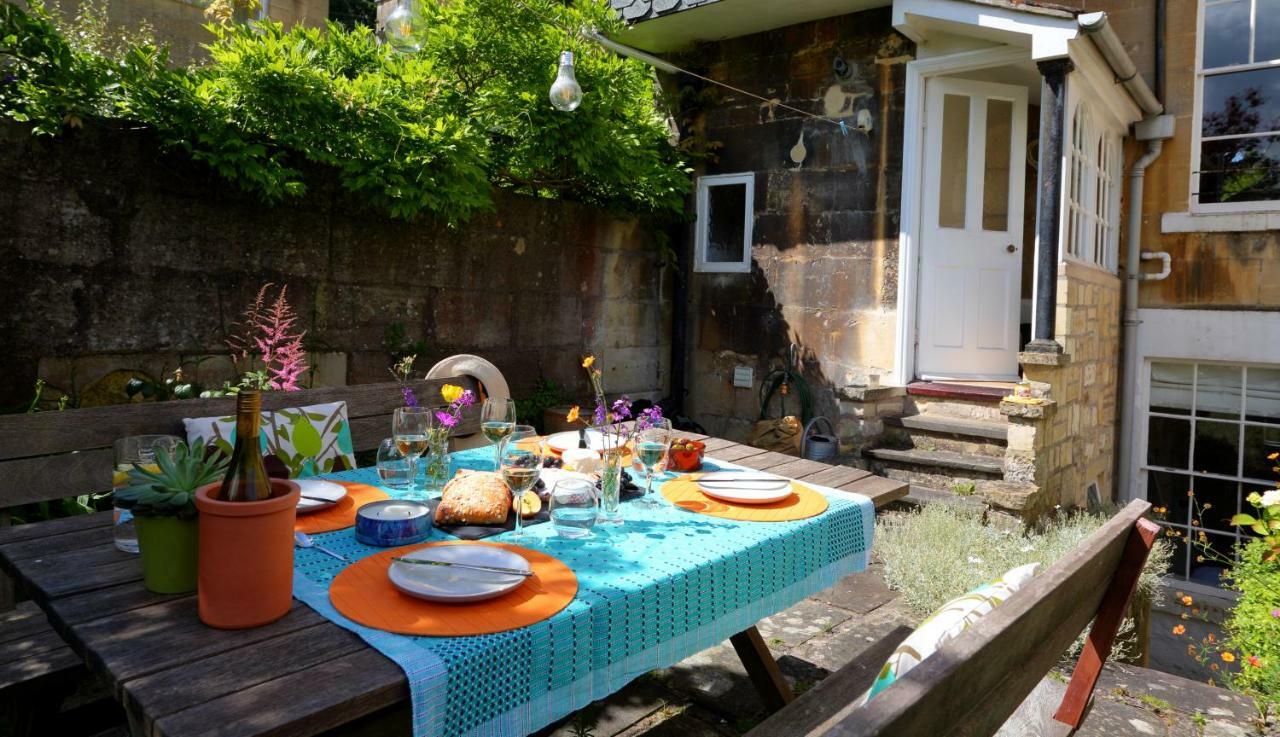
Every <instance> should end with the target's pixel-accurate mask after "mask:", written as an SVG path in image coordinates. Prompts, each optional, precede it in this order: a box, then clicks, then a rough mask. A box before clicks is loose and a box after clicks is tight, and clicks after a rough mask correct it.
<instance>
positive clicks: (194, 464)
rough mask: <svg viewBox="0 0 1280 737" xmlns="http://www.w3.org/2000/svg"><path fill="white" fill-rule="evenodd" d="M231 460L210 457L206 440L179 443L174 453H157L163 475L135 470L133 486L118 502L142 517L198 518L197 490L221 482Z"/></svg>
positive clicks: (117, 497) (118, 495) (117, 495)
mask: <svg viewBox="0 0 1280 737" xmlns="http://www.w3.org/2000/svg"><path fill="white" fill-rule="evenodd" d="M229 460H230V459H228V458H227V457H226V456H225V455H223V454H222V453H219V452H214V453H207V452H206V447H205V443H204V441H203V440H197V441H196V442H195V443H192V444H188V443H178V444H177V446H175V447H174V449H173V452H172V453H170V452H168V451H166V450H165V449H163V448H157V449H156V466H157V467H158V468H159V471H148V470H146V469H145V468H141V467H139V466H134V467H133V469H132V470H130V471H129V480H130V481H131V482H132V485H131V486H128V487H126V488H123V489H117V490H116V492H115V502H116V504H117V505H118V506H120V507H123V508H125V509H129V510H132V511H133V513H134V514H135V515H137V516H139V517H184V518H185V517H194V516H195V514H196V505H195V499H196V489H198V488H200V487H201V486H204V485H205V484H209V483H212V482H214V481H217V480H218V479H219V478H221V477H222V476H223V475H224V474H225V473H226V471H227V464H228V462H229Z"/></svg>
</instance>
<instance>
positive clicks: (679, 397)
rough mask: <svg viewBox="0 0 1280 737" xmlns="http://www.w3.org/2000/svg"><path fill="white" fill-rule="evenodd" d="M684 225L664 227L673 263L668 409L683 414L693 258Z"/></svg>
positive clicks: (686, 389)
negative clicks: (670, 405) (668, 237)
mask: <svg viewBox="0 0 1280 737" xmlns="http://www.w3.org/2000/svg"><path fill="white" fill-rule="evenodd" d="M686 230H688V228H668V229H667V233H668V235H669V236H670V238H671V241H670V242H671V250H672V251H673V252H674V253H675V259H674V261H675V264H674V268H673V269H672V272H673V273H672V275H671V402H672V407H671V409H674V410H675V414H679V415H683V414H684V413H685V412H684V397H685V393H686V392H687V391H688V388H687V386H686V383H685V382H686V378H685V362H686V361H687V360H688V354H689V272H690V271H691V270H692V269H693V259H692V258H690V257H689V237H688V235H687V233H686V232H685V231H686Z"/></svg>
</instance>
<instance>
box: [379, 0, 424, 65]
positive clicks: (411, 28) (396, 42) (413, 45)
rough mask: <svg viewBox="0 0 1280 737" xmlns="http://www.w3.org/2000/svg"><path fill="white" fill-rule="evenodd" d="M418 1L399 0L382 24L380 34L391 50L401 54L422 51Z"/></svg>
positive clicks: (420, 18)
mask: <svg viewBox="0 0 1280 737" xmlns="http://www.w3.org/2000/svg"><path fill="white" fill-rule="evenodd" d="M417 2H418V0H400V3H399V4H398V5H396V9H395V10H393V11H391V14H390V15H388V16H387V19H386V20H385V21H383V22H382V32H383V34H385V36H386V39H387V43H388V44H390V45H391V48H393V49H395V50H396V51H399V52H400V53H402V54H412V53H413V52H415V51H421V50H422V17H421V16H420V15H419V14H418V7H417Z"/></svg>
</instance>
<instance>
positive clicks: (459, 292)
mask: <svg viewBox="0 0 1280 737" xmlns="http://www.w3.org/2000/svg"><path fill="white" fill-rule="evenodd" d="M0 182H3V183H2V184H0V223H3V227H2V228H0V264H3V269H0V294H3V295H4V296H3V305H4V309H3V310H2V311H0V334H2V335H4V351H3V353H0V406H13V405H14V404H15V403H17V402H20V401H22V400H25V399H27V398H29V396H30V392H31V387H32V385H33V383H34V382H35V380H36V378H37V376H39V377H41V378H45V379H47V380H48V381H50V383H51V384H53V385H54V386H56V387H58V388H61V389H64V390H67V391H70V390H71V388H72V387H73V386H75V387H76V388H77V389H78V393H79V394H81V395H82V396H84V397H85V398H86V399H87V400H91V401H108V400H114V399H119V398H120V397H121V394H120V385H119V384H120V382H119V381H118V378H119V377H118V376H116V377H113V378H108V380H107V381H105V382H102V381H100V380H102V379H103V378H104V377H108V375H109V374H111V373H112V372H113V371H116V370H118V369H141V370H144V371H146V372H148V373H150V374H151V375H153V376H158V375H160V373H161V371H163V370H165V369H170V370H171V369H172V368H173V367H174V366H175V365H176V364H177V362H178V361H179V360H180V359H186V360H188V361H191V360H192V359H195V358H199V357H203V356H208V355H211V354H212V355H214V356H215V358H214V359H213V360H209V361H206V362H205V363H203V364H201V365H200V366H199V373H200V376H199V378H200V379H201V380H202V381H203V382H204V383H206V384H215V385H216V384H217V383H218V382H220V381H221V380H222V379H223V378H226V377H227V376H228V375H229V365H228V361H227V360H226V358H225V348H224V347H223V338H224V335H225V329H226V327H227V325H228V324H229V323H230V322H231V321H233V320H234V319H235V318H236V316H237V314H238V313H239V312H240V311H241V310H242V309H243V308H244V306H245V305H246V304H247V303H248V302H249V301H250V300H251V299H252V297H253V295H254V293H255V292H256V291H257V289H258V287H259V285H261V284H262V283H264V282H274V283H277V284H285V285H288V289H289V296H290V297H291V299H292V301H293V302H294V304H295V306H296V307H297V308H298V311H299V312H300V314H301V315H302V316H303V321H304V327H305V328H306V329H307V330H308V334H307V345H308V348H309V350H310V351H311V352H312V355H313V356H314V357H315V359H316V363H317V364H318V366H319V368H320V370H319V373H318V376H317V379H318V381H319V383H321V384H342V383H361V382H368V381H383V380H386V379H387V366H388V363H389V354H388V349H387V346H386V344H385V338H386V334H387V330H388V328H389V327H390V326H392V325H393V324H399V325H402V326H403V327H404V331H405V334H406V336H407V338H408V340H410V341H413V340H418V339H421V340H423V341H425V343H426V346H427V348H426V351H425V355H422V356H420V357H419V365H420V366H421V367H422V368H423V369H426V368H429V367H430V366H431V365H432V364H433V363H434V362H435V361H436V360H439V359H440V358H443V357H445V356H448V355H452V354H455V353H477V354H479V355H482V356H485V357H486V358H488V359H490V360H492V361H493V362H494V363H496V364H497V366H498V367H499V368H500V369H501V370H502V371H503V373H504V374H505V375H506V377H507V379H508V381H509V382H510V383H511V385H512V389H513V393H515V394H517V396H519V395H521V394H522V393H527V392H528V391H529V389H530V387H531V385H532V383H533V382H534V380H535V379H537V378H538V377H539V376H545V377H548V378H551V379H554V380H556V381H557V382H559V383H560V384H561V385H562V386H568V387H572V388H574V389H575V390H576V393H577V394H582V393H584V392H585V390H586V387H585V386H583V385H582V383H583V382H582V375H583V372H582V370H581V368H580V367H579V361H580V360H581V356H582V355H583V354H584V353H587V352H596V353H598V354H599V355H600V356H601V365H603V366H604V367H605V370H606V372H607V373H606V377H605V381H606V386H607V387H608V389H609V390H610V391H611V392H618V393H621V392H630V393H632V394H642V395H646V396H653V395H654V394H658V395H659V396H660V395H661V394H662V393H663V392H664V390H665V387H666V382H667V374H668V368H669V356H670V302H669V295H668V293H667V289H668V287H667V284H668V281H669V280H668V275H667V274H666V271H665V269H664V268H663V266H662V262H661V260H660V259H659V257H658V253H657V250H656V248H654V247H653V245H652V243H651V240H650V238H649V233H648V232H647V231H646V230H645V229H644V228H642V227H641V226H639V225H638V224H637V223H635V222H629V221H623V220H618V219H615V218H612V217H608V216H605V215H603V214H601V213H599V212H598V211H596V210H593V209H592V208H589V207H584V206H580V205H575V204H571V203H564V202H557V201H549V200H534V199H530V198H524V197H518V196H512V195H501V194H500V195H499V196H497V200H496V203H497V210H496V212H495V213H493V214H491V215H486V216H480V217H477V218H475V219H474V220H473V221H471V222H470V223H469V224H468V225H467V226H465V227H463V228H460V229H457V230H449V229H447V228H445V227H444V226H442V225H438V224H435V223H431V222H429V221H428V222H418V223H412V224H409V223H403V222H400V221H393V220H389V219H387V218H385V217H382V216H379V215H376V214H371V213H367V212H362V211H359V210H358V209H356V208H353V207H352V206H350V205H349V204H346V203H345V202H344V200H343V198H342V197H341V196H339V194H338V193H336V192H334V191H333V189H332V188H331V187H326V186H324V185H323V184H322V185H320V186H318V187H316V188H314V190H313V191H312V192H310V193H309V194H308V195H307V197H306V198H305V199H303V200H302V201H300V202H297V203H291V204H288V205H281V206H269V205H265V204H262V203H260V202H256V201H253V200H252V199H250V198H248V197H247V196H244V195H242V194H240V193H238V192H236V191H233V190H232V189H230V188H229V187H228V186H227V184H226V183H225V182H224V181H222V180H221V179H219V178H217V177H216V176H214V175H212V174H210V173H209V172H208V171H206V170H204V169H202V168H199V167H197V166H195V165H192V164H190V163H188V162H187V161H186V159H184V158H182V157H180V156H176V155H175V156H166V155H162V154H160V153H158V151H157V150H156V148H155V147H154V146H153V145H152V143H151V141H150V139H149V138H148V137H147V136H145V135H140V134H130V133H124V132H116V133H104V132H99V131H91V130H87V129H86V130H84V131H79V132H75V133H73V134H71V135H69V136H68V137H67V138H64V139H59V140H49V139H35V138H32V137H31V135H30V134H29V131H28V130H27V129H26V128H23V127H19V126H15V125H3V126H0ZM217 354H223V355H221V356H219V355H217Z"/></svg>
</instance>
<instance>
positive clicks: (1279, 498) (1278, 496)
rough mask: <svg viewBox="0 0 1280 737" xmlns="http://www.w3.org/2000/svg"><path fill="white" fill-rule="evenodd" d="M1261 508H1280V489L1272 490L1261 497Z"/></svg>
mask: <svg viewBox="0 0 1280 737" xmlns="http://www.w3.org/2000/svg"><path fill="white" fill-rule="evenodd" d="M1262 506H1264V507H1275V506H1280V489H1272V490H1271V491H1268V492H1267V493H1265V494H1263V495H1262Z"/></svg>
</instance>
